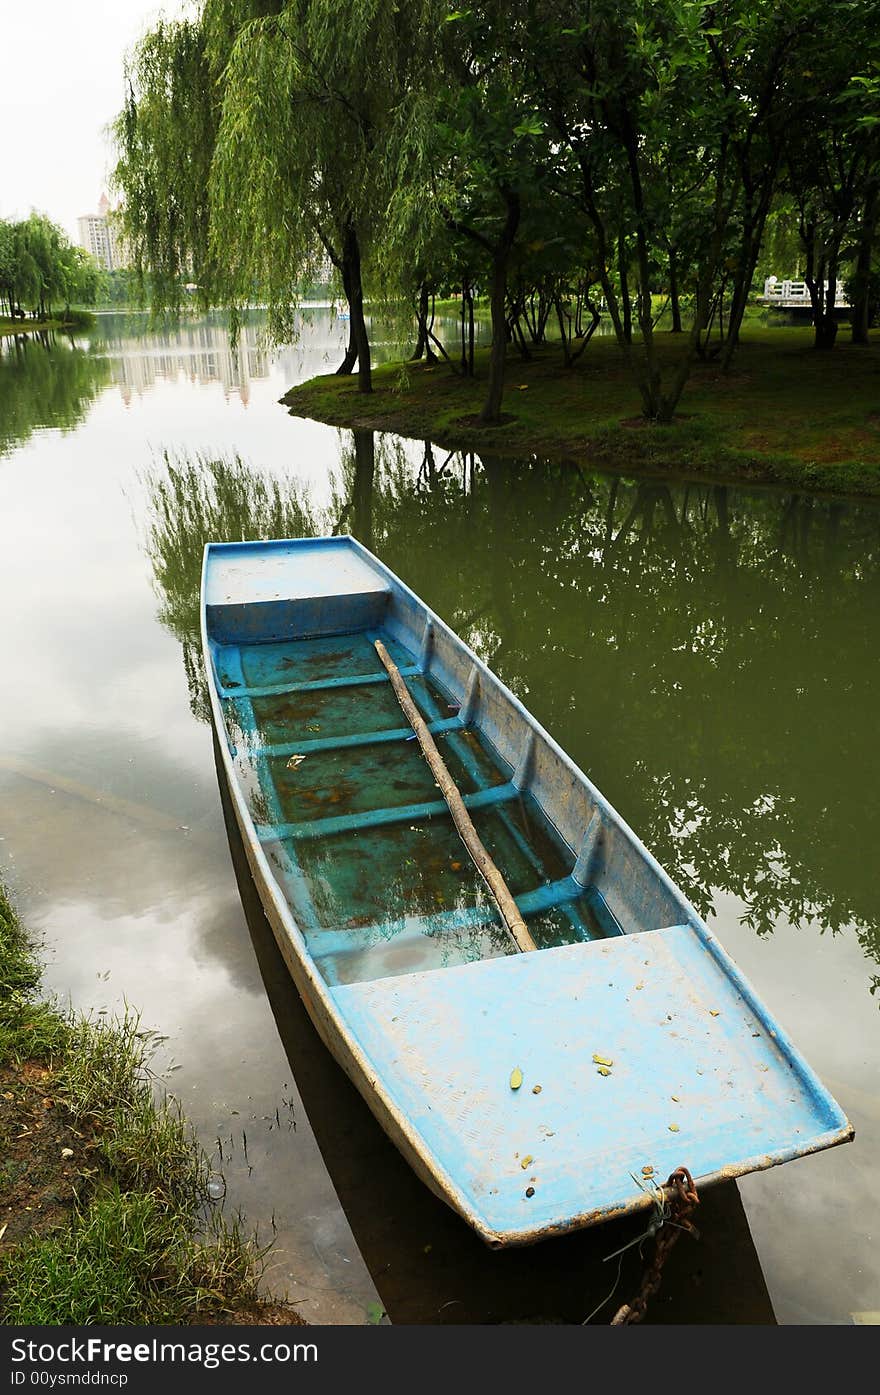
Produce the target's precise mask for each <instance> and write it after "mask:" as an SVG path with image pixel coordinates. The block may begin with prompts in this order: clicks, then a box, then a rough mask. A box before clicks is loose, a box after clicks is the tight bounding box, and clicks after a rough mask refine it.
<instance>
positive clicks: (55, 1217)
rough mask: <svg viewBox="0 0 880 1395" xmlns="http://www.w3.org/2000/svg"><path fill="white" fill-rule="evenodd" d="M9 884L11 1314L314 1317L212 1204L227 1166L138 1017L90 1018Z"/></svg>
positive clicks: (5, 1318)
mask: <svg viewBox="0 0 880 1395" xmlns="http://www.w3.org/2000/svg"><path fill="white" fill-rule="evenodd" d="M39 983H40V969H39V965H38V964H37V961H36V959H35V957H34V953H33V949H32V946H31V945H30V943H29V941H28V939H27V936H26V934H25V931H24V929H23V928H22V926H21V924H20V922H19V920H18V917H17V916H16V914H15V911H14V909H13V907H12V905H11V904H10V902H9V900H8V898H7V897H6V895H5V893H4V890H3V887H2V885H0V1199H2V1200H0V1323H3V1324H7V1325H8V1324H21V1325H36V1326H60V1325H63V1324H67V1323H73V1324H75V1325H78V1326H84V1325H86V1324H90V1323H124V1324H130V1323H153V1324H171V1325H180V1324H189V1323H210V1324H218V1323H227V1322H245V1323H255V1324H259V1325H271V1326H276V1325H281V1324H302V1319H301V1318H300V1317H299V1316H298V1315H297V1314H296V1313H295V1312H294V1311H293V1310H292V1309H291V1308H289V1307H288V1306H287V1305H286V1304H283V1303H277V1302H273V1301H271V1300H267V1299H266V1298H265V1297H264V1296H263V1295H262V1294H261V1293H260V1288H259V1280H260V1276H261V1271H262V1254H263V1252H262V1251H261V1250H260V1249H259V1248H258V1247H257V1246H256V1244H255V1243H254V1242H253V1241H252V1240H250V1239H248V1237H247V1236H246V1235H245V1234H244V1231H243V1227H242V1223H241V1221H240V1219H239V1218H237V1217H236V1218H234V1219H232V1220H228V1219H227V1218H226V1217H225V1216H224V1214H223V1212H222V1210H220V1209H218V1208H217V1207H215V1206H214V1205H213V1204H212V1203H211V1202H209V1200H208V1195H209V1193H208V1182H209V1179H210V1178H211V1177H212V1176H214V1175H216V1174H212V1173H211V1165H210V1162H209V1159H208V1158H207V1156H206V1154H205V1153H204V1152H203V1150H202V1149H201V1147H200V1146H199V1144H198V1142H197V1140H196V1138H195V1136H194V1134H193V1131H192V1129H191V1127H190V1126H189V1124H188V1123H187V1122H186V1120H185V1119H184V1117H183V1115H182V1114H181V1112H180V1109H179V1107H178V1106H177V1104H176V1103H175V1102H174V1101H173V1100H171V1099H169V1098H167V1097H165V1096H164V1095H162V1094H161V1093H159V1092H157V1090H156V1088H155V1085H156V1082H155V1081H154V1079H153V1077H152V1075H151V1073H150V1070H149V1058H150V1055H151V1052H152V1048H153V1046H154V1041H155V1039H154V1034H153V1033H150V1032H147V1031H144V1030H143V1028H142V1027H141V1025H140V1023H139V1021H138V1019H137V1017H136V1015H135V1014H133V1013H131V1012H130V1011H127V1012H126V1014H125V1016H124V1017H123V1018H121V1019H119V1020H115V1021H114V1020H110V1019H104V1018H101V1017H98V1018H83V1017H76V1016H73V1015H71V1014H70V1013H67V1012H63V1011H62V1010H60V1009H59V1008H58V1007H57V1005H56V1004H54V1003H52V1002H50V1001H47V1000H46V999H45V998H43V997H42V996H41V994H40V991H39Z"/></svg>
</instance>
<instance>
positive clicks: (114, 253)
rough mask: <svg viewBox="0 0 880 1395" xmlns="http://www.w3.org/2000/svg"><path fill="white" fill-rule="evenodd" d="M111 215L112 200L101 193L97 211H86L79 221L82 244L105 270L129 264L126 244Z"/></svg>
mask: <svg viewBox="0 0 880 1395" xmlns="http://www.w3.org/2000/svg"><path fill="white" fill-rule="evenodd" d="M109 215H110V200H109V199H108V197H107V195H106V194H102V195H101V201H100V203H99V204H98V211H97V213H84V214H83V216H82V217H81V218H79V219H77V222H78V223H79V241H80V246H81V247H85V249H86V251H87V252H91V254H92V256H93V257H94V258H95V261H96V262H97V263H98V265H99V266H101V267H103V268H104V270H105V271H117V270H118V269H119V268H120V267H125V266H128V264H129V259H128V257H127V256H126V255H125V248H124V245H123V243H122V241H121V239H120V237H119V234H118V232H117V231H116V228H115V227H114V225H113V220H112V218H111V217H110V216H109Z"/></svg>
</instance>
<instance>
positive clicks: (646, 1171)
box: [642, 1166, 654, 1177]
mask: <svg viewBox="0 0 880 1395" xmlns="http://www.w3.org/2000/svg"><path fill="white" fill-rule="evenodd" d="M642 1176H643V1177H653V1176H654V1169H653V1167H650V1166H649V1167H643V1168H642Z"/></svg>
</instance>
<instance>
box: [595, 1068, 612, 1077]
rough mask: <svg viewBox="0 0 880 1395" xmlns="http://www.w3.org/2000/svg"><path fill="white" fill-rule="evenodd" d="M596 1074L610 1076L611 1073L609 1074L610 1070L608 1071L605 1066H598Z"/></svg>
mask: <svg viewBox="0 0 880 1395" xmlns="http://www.w3.org/2000/svg"><path fill="white" fill-rule="evenodd" d="M596 1074H597V1075H610V1074H611V1072H610V1070H609V1069H608V1067H607V1066H600V1067H599V1069H598V1071H597V1072H596Z"/></svg>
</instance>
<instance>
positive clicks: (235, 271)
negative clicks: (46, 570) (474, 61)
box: [115, 0, 434, 392]
mask: <svg viewBox="0 0 880 1395" xmlns="http://www.w3.org/2000/svg"><path fill="white" fill-rule="evenodd" d="M433 9H434V6H433V5H432V4H431V3H430V0H417V3H414V4H408V5H405V6H393V5H388V4H385V3H380V0H203V4H202V7H201V10H200V12H199V14H198V16H197V18H195V19H192V20H182V21H179V22H176V23H162V24H159V25H158V26H157V27H156V28H155V29H154V30H152V31H151V32H150V33H149V34H148V35H147V36H146V37H145V38H144V39H143V40H142V41H141V42H140V44H139V45H138V46H137V47H136V49H135V50H134V52H133V54H132V56H131V60H130V64H129V71H128V97H127V101H126V104H125V108H124V110H123V111H122V113H121V114H120V116H119V118H118V119H117V121H116V124H115V136H116V140H117V143H118V146H119V151H120V156H119V162H118V164H117V167H116V182H117V185H118V187H119V189H120V191H121V193H122V195H123V198H124V204H125V213H124V221H125V231H126V234H127V236H128V238H129V240H130V242H131V245H132V248H133V253H134V258H135V261H136V265H137V267H138V269H139V272H140V273H141V275H143V274H144V273H145V272H147V271H149V272H150V274H151V276H152V278H153V301H154V305H155V306H156V308H167V307H171V308H177V307H178V306H179V304H180V300H181V287H182V285H183V283H184V282H185V281H187V280H188V279H192V280H193V281H195V282H196V283H197V285H198V288H199V290H198V294H199V296H200V299H201V301H202V302H203V303H204V304H205V305H222V306H227V307H229V308H231V309H232V310H233V311H238V310H239V309H240V308H241V307H242V306H243V305H245V304H247V303H249V302H252V301H253V300H254V299H260V300H262V301H264V302H265V303H266V305H267V307H268V329H269V334H270V336H271V337H272V338H273V339H275V340H276V341H281V340H283V339H286V338H289V337H290V336H291V334H292V330H293V315H294V311H295V308H296V300H297V285H298V284H301V283H302V282H303V281H304V280H305V279H306V278H308V277H310V276H312V275H313V274H314V272H315V270H316V268H317V266H318V265H319V264H320V263H321V262H322V261H323V260H324V259H325V258H327V259H329V261H330V263H331V264H332V265H333V267H334V268H335V269H336V272H337V273H338V275H339V278H340V280H341V283H342V287H343V290H344V292H345V295H346V298H347V300H348V304H349V310H350V326H351V339H350V343H349V347H348V350H347V352H346V355H345V359H344V360H343V363H342V364H341V365H340V372H350V371H352V370H353V368H354V366H355V364H357V369H358V381H359V386H360V388H361V389H362V390H363V391H365V392H368V391H370V389H371V371H370V369H371V364H370V342H369V334H368V330H367V323H366V318H365V315H364V280H365V274H366V269H367V268H368V267H369V269H370V271H371V273H372V274H374V275H377V274H378V270H379V268H378V262H379V256H380V247H381V242H382V238H381V232H382V227H383V221H384V219H385V217H386V209H387V206H388V203H389V199H390V194H391V190H392V187H393V182H394V178H395V161H394V157H393V153H392V152H393V151H394V150H395V149H396V148H397V142H396V140H395V131H396V128H397V126H398V123H399V122H400V120H401V119H402V116H403V114H404V113H405V111H406V109H407V106H406V100H405V99H406V94H407V93H408V92H409V91H410V90H411V87H412V83H413V74H414V72H415V71H416V70H417V69H418V65H419V61H420V57H419V56H420V55H424V53H425V51H426V50H425V43H426V39H425V35H426V32H427V28H426V26H425V25H424V24H423V22H422V21H423V20H424V19H426V17H427V16H428V14H429V12H430V11H432V10H433ZM428 27H429V26H428Z"/></svg>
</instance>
